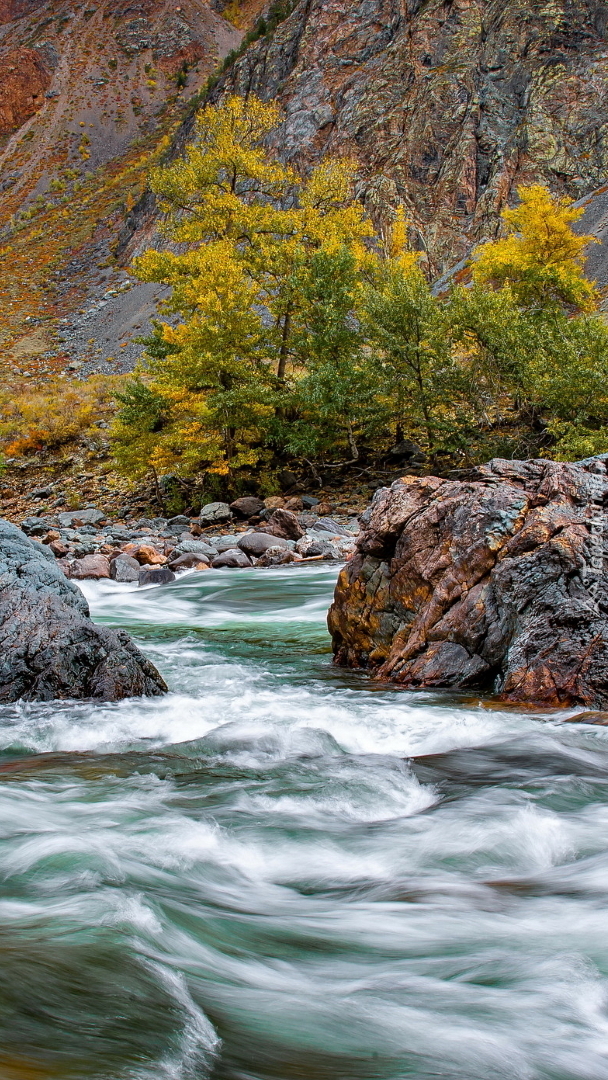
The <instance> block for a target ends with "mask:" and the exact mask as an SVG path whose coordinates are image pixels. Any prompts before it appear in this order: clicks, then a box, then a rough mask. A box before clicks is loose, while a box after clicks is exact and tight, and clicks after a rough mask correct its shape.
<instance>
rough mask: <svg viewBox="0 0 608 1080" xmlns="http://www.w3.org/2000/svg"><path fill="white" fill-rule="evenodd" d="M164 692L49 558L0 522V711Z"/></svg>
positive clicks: (126, 640)
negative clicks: (25, 704)
mask: <svg viewBox="0 0 608 1080" xmlns="http://www.w3.org/2000/svg"><path fill="white" fill-rule="evenodd" d="M166 690H167V687H166V685H165V682H164V681H163V679H162V677H161V676H160V675H159V673H158V671H157V670H156V668H155V667H154V665H153V664H151V663H150V661H149V660H147V659H146V657H145V656H143V654H142V653H141V652H140V651H139V649H138V648H137V647H136V646H135V645H134V644H133V642H132V641H131V638H130V637H129V635H128V634H127V633H126V632H125V631H124V630H110V629H108V628H106V627H103V626H97V625H96V624H95V623H94V622H92V620H91V619H90V617H89V606H88V604H87V602H86V600H85V597H84V596H83V594H82V593H81V592H80V590H79V589H78V587H77V586H76V585H74V584H72V582H71V581H68V579H67V578H66V577H65V576H64V574H63V572H62V571H61V568H60V567H59V566H57V564H56V562H55V558H54V556H53V554H52V552H51V551H49V550H48V548H45V547H44V546H43V545H42V544H39V543H38V542H37V541H36V540H30V539H29V538H28V537H27V536H26V535H25V534H24V533H23V532H21V530H20V529H18V528H17V527H16V526H15V525H11V524H10V522H8V521H4V520H2V519H0V703H7V702H12V701H18V700H20V699H22V700H24V701H52V700H54V699H58V698H59V699H61V698H79V699H83V698H97V699H98V700H101V701H119V700H120V699H122V698H125V697H132V696H142V695H145V696H158V695H160V694H163V693H165V692H166Z"/></svg>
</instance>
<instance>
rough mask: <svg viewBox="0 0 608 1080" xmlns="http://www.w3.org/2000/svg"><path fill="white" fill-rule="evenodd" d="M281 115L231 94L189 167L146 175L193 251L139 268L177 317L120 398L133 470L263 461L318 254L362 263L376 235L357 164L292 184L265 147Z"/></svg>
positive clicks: (302, 354)
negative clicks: (357, 187)
mask: <svg viewBox="0 0 608 1080" xmlns="http://www.w3.org/2000/svg"><path fill="white" fill-rule="evenodd" d="M280 119H281V115H280V112H279V110H278V109H277V107H276V106H275V105H273V104H267V103H263V102H261V101H259V100H258V99H257V98H255V97H253V96H252V97H249V98H248V99H247V100H244V99H243V98H239V97H230V98H228V99H227V100H226V101H224V102H223V103H222V104H221V105H219V106H218V107H215V108H213V107H207V108H205V109H204V110H203V111H202V112H201V114H200V115H199V116H198V118H197V121H196V130H195V138H194V141H193V142H192V143H191V144H190V145H189V146H188V147H187V148H186V152H185V156H184V158H183V159H179V160H177V161H174V162H173V163H172V164H170V165H167V166H165V167H160V168H157V169H155V170H154V171H153V173H152V176H151V186H152V189H153V190H154V192H155V193H156V195H157V197H158V199H159V203H160V207H161V209H162V211H163V212H164V214H165V223H164V229H165V232H166V234H167V236H168V237H169V238H170V239H171V240H172V241H174V242H177V243H179V244H180V245H184V248H185V250H182V251H181V252H180V253H179V254H176V253H171V252H159V251H152V250H150V251H147V252H146V253H145V254H144V255H143V256H141V257H140V258H138V259H136V260H135V264H134V271H135V273H136V275H137V276H138V277H140V278H141V279H143V280H145V281H157V282H162V283H163V284H165V285H168V286H170V287H171V290H172V291H171V298H170V300H169V301H168V303H167V304H166V308H167V310H168V312H170V313H172V314H174V315H176V316H178V318H179V321H178V323H177V325H173V324H172V322H171V321H167V322H164V323H158V324H157V325H156V330H155V334H154V337H153V339H152V340H151V341H150V342H149V343H148V363H147V371H146V372H145V377H144V380H143V381H142V379H141V378H139V380H135V381H134V382H133V383H132V384H131V385H130V386H129V387H127V390H126V391H125V393H124V394H123V395H122V397H121V401H122V405H123V408H122V410H121V411H120V413H119V416H118V419H117V422H116V424H115V426H114V439H115V446H116V452H117V456H118V458H119V460H121V461H122V463H123V465H124V466H125V467H126V468H128V470H129V471H130V472H133V471H135V472H139V473H142V472H144V471H146V469H148V468H151V469H153V470H154V471H156V472H175V473H177V474H180V473H181V474H182V475H188V476H192V475H196V473H200V472H207V473H208V472H216V473H219V474H225V473H227V472H229V471H231V470H234V469H239V468H242V467H244V466H251V465H254V464H256V463H257V464H260V463H263V461H264V458H265V457H268V456H269V451H268V449H267V447H268V445H269V441H270V442H271V441H272V438H273V437H274V438H275V439H276V438H278V430H279V428H280V426H281V418H282V417H284V416H285V413H286V411H288V410H289V408H290V405H291V400H292V392H293V386H294V381H296V380H297V378H298V377H299V376H301V374H302V371H303V369H304V368H305V366H306V363H307V352H308V349H307V345H306V333H305V325H304V323H305V320H306V318H307V317H308V316H309V315H310V312H311V310H312V309H311V305H310V290H311V281H312V279H313V278H315V275H316V277H317V278H318V276H319V275H318V269H319V266H318V256H319V255H322V254H325V255H326V256H327V257H328V258H332V257H333V258H338V261H339V259H340V258H341V259H343V258H344V256H345V254H346V255H347V257H348V259H349V260H351V261H352V263H354V264H355V265H359V264H361V263H362V262H363V261H364V259H365V258H366V248H365V240H366V239H367V238H368V237H369V236H370V235H371V233H372V230H371V227H370V225H369V223H368V222H367V221H366V219H365V215H364V211H363V208H362V207H361V205H360V204H359V203H358V202H357V201H356V200H355V198H354V194H353V179H354V167H353V165H352V163H351V162H349V161H344V160H332V159H330V160H327V161H325V162H323V164H321V165H320V166H318V167H317V168H316V169H313V170H312V172H311V173H310V174H309V175H308V176H307V177H302V176H300V175H298V173H297V172H296V171H295V170H294V169H292V168H291V167H289V166H287V165H284V164H282V163H281V162H279V161H278V160H276V158H275V157H274V156H273V154H272V153H271V151H270V150H269V147H268V137H269V135H270V133H271V132H272V130H273V129H274V128H275V127H276V126H277V125H278V124H279V122H280ZM315 260H317V261H316V262H315ZM325 279H326V281H327V286H328V288H329V291H330V292H331V276H329V277H328V276H327V275H325ZM353 288H354V284H353ZM326 299H327V303H328V304H329V305H331V302H332V298H331V296H330V295H328V296H327V297H326ZM341 302H342V298H341ZM347 315H348V313H347V312H346V311H344V312H343V315H342V318H343V319H346V318H347ZM337 340H338V338H336V341H337ZM340 340H341V339H340Z"/></svg>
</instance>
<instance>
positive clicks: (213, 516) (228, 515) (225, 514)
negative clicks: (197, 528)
mask: <svg viewBox="0 0 608 1080" xmlns="http://www.w3.org/2000/svg"><path fill="white" fill-rule="evenodd" d="M231 520H232V510H231V509H230V507H229V506H228V503H224V502H213V503H207V505H206V506H203V508H202V510H201V512H200V515H199V522H200V524H201V525H202V526H203V527H206V526H208V525H223V524H224V523H225V522H226V521H231Z"/></svg>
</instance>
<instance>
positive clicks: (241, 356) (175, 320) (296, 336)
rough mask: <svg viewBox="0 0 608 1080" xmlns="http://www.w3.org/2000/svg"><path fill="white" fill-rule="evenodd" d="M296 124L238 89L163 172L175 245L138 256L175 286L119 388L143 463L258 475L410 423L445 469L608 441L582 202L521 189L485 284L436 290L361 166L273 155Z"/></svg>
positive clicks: (135, 456)
mask: <svg viewBox="0 0 608 1080" xmlns="http://www.w3.org/2000/svg"><path fill="white" fill-rule="evenodd" d="M280 122H281V115H280V112H279V110H278V109H277V107H276V106H275V105H273V104H266V103H262V102H261V101H258V100H257V99H256V98H255V97H250V98H248V99H247V101H245V100H243V99H241V98H238V97H232V98H229V99H227V100H225V101H224V102H223V104H221V105H220V106H218V107H216V108H212V107H207V108H205V109H204V110H203V111H202V112H201V114H200V115H199V117H198V120H197V125H196V131H195V138H194V140H193V142H192V143H191V144H190V145H189V146H188V147H187V149H186V153H185V156H184V158H183V159H180V160H177V161H174V162H173V163H171V164H169V165H165V166H162V167H157V168H156V169H154V170H153V172H152V175H151V185H152V188H153V190H154V191H155V193H156V195H157V197H158V199H159V202H160V206H161V208H162V210H163V212H164V215H165V219H164V220H165V224H164V228H165V231H166V234H167V237H168V238H169V239H170V240H171V242H172V245H176V244H177V245H178V247H177V250H176V249H175V246H173V250H165V251H155V250H150V251H147V252H146V253H145V254H144V255H143V256H141V257H140V258H138V259H137V260H136V261H135V265H134V272H135V273H136V274H137V276H139V277H140V278H142V279H143V280H146V281H156V282H162V283H163V284H165V285H168V286H170V287H171V297H170V299H169V301H168V302H167V304H166V314H167V317H166V319H165V320H164V321H159V322H158V323H157V324H156V327H155V332H154V334H153V335H152V337H151V338H150V339H149V340H148V343H147V344H148V348H147V356H146V360H145V363H144V364H143V365H142V367H141V369H140V371H139V372H138V373H137V375H136V377H135V378H134V379H133V380H131V382H130V383H129V384H128V385H127V386H126V388H124V389H123V390H122V391H121V393H120V395H119V403H120V409H119V412H118V416H117V419H116V422H115V425H114V429H113V439H114V447H115V453H116V456H117V459H118V461H119V462H120V464H121V466H122V468H123V470H124V471H125V472H127V473H129V474H131V475H143V474H145V473H146V472H149V471H152V472H154V473H156V474H160V473H172V474H175V475H178V476H182V477H186V478H187V477H200V476H204V475H209V474H216V475H217V476H220V477H224V478H226V477H234V476H236V475H241V476H242V475H247V474H248V472H251V471H252V470H255V471H256V473H257V474H258V475H259V474H260V472H263V471H264V470H266V469H272V468H273V467H274V466H275V465H276V464H277V462H280V461H281V460H285V459H288V458H299V459H300V460H302V459H306V460H308V461H311V460H316V461H321V462H328V461H331V462H332V463H334V462H335V460H336V459H337V461H338V462H339V461H340V460H342V461H350V462H354V461H359V460H360V459H361V456H362V454H365V453H366V452H368V451H369V450H370V449H375V451H376V452H377V451H378V449H380V450H381V449H382V448H384V449H385V450H386V449H387V448H388V447H390V445H391V443H394V442H395V441H397V442H399V441H400V440H402V439H403V438H405V437H407V438H409V439H413V440H414V441H415V442H416V443H418V444H419V446H420V447H421V448H422V449H423V450H424V451H425V452H426V453H427V455H430V456H431V457H432V458H433V459H434V460H435V462H441V459H442V457H443V458H451V459H452V460H460V461H462V462H464V463H466V462H470V461H473V460H479V459H480V458H483V457H486V456H488V455H489V454H492V453H497V454H504V455H507V456H513V455H515V454H519V455H527V454H530V453H534V454H538V453H540V452H541V451H542V453H543V454H545V456H546V455H549V454H553V455H554V456H563V455H564V454H566V455H573V454H577V453H579V452H580V453H581V454H582V453H586V452H592V451H593V452H596V451H597V450H599V449H608V438H607V434H608V391H607V390H606V386H607V385H608V384H607V380H606V375H607V374H608V332H607V330H606V326H605V323H604V321H603V319H602V318H601V317H600V316H599V315H598V314H597V307H598V302H599V295H598V292H597V290H596V288H595V286H594V285H593V284H592V283H590V282H589V281H588V280H587V279H586V278H585V276H584V253H585V249H586V247H587V245H588V243H589V241H590V238H589V237H585V236H579V235H577V234H576V233H575V232H574V231H573V228H572V226H573V224H574V223H575V222H576V220H577V219H578V217H579V216H580V212H579V211H578V210H577V209H575V208H573V207H572V206H571V205H570V204H569V203H567V202H565V201H563V200H558V199H554V198H552V196H551V195H550V194H549V192H547V191H546V189H544V188H542V187H539V186H533V187H530V188H527V189H525V188H523V189H521V190H520V191H519V199H520V201H519V204H518V205H517V206H516V207H515V208H513V209H509V210H507V211H505V213H504V215H503V217H504V233H505V234H504V235H503V236H502V237H500V238H499V239H497V240H495V241H493V242H489V243H486V244H483V245H481V246H480V247H479V248H478V249H477V250H476V251H475V253H474V255H473V260H472V264H471V278H472V280H471V282H470V283H469V284H467V285H464V286H463V285H455V286H454V287H453V288H452V289H450V290H449V291H448V292H447V294H443V295H442V296H440V297H438V296H436V295H435V294H434V293H433V291H432V289H431V287H430V286H429V283H428V282H427V280H426V278H425V276H424V274H423V272H422V270H421V269H420V267H419V265H418V257H417V255H416V254H414V253H412V252H411V251H410V250H409V248H408V243H407V239H408V223H407V216H406V214H405V212H404V210H403V208H402V207H397V208H396V209H395V211H394V213H393V216H392V220H390V221H388V222H387V223H386V224H385V227H384V228H383V229H382V231H381V233H380V234H377V233H376V232H375V230H374V229H373V228H372V225H371V223H370V221H369V219H368V218H367V216H366V214H365V212H364V209H363V207H362V205H361V203H360V202H359V201H358V199H357V198H356V194H355V191H356V167H355V164H354V163H353V162H351V161H347V160H342V159H331V158H330V159H326V160H325V161H324V162H323V163H322V164H321V165H319V166H318V167H317V168H315V169H313V170H312V171H311V172H309V173H307V174H306V175H304V174H300V173H299V172H298V171H297V170H296V169H294V168H292V167H291V166H288V165H285V164H283V163H282V162H280V161H279V160H278V159H277V158H276V157H275V156H274V155H273V153H272V151H271V149H270V146H271V141H272V132H273V130H274V129H275V128H276V126H277V125H278V124H279V123H280ZM332 459H333V460H332Z"/></svg>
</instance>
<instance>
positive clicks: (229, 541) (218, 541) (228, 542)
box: [213, 533, 241, 555]
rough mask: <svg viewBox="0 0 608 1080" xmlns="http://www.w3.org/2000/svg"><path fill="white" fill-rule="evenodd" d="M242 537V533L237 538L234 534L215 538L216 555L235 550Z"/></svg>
mask: <svg viewBox="0 0 608 1080" xmlns="http://www.w3.org/2000/svg"><path fill="white" fill-rule="evenodd" d="M240 536H241V534H240V533H239V535H238V536H235V535H234V533H230V534H229V535H227V536H214V537H213V546H214V548H215V554H216V555H221V554H222V553H223V552H224V551H230V550H231V548H235V547H236V546H237V541H238V540H239V539H240Z"/></svg>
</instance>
